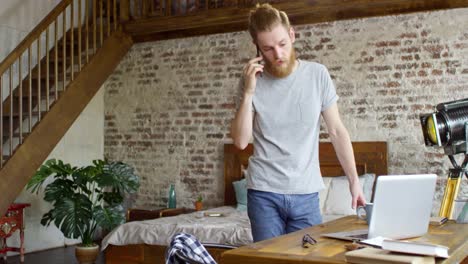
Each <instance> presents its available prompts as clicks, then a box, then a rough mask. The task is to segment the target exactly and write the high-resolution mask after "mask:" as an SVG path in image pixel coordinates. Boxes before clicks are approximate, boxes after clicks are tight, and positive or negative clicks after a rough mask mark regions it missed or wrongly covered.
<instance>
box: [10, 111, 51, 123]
mask: <svg viewBox="0 0 468 264" xmlns="http://www.w3.org/2000/svg"><path fill="white" fill-rule="evenodd" d="M46 113H47V111H41V117H42V116H44V114H46ZM31 115H32V116H33V117H37V116H39V112H38V111H32V113H31ZM28 116H29V113H28V112H23V113H22V117H23V118H26V117H28ZM9 118H10V114H9V113H8V114H3V124H4V125H5V124H6V122H5V119H9ZM13 118H14V119H18V118H19V113H17V112H16V113H13ZM13 122H14V120H13Z"/></svg>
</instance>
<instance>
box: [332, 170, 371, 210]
mask: <svg viewBox="0 0 468 264" xmlns="http://www.w3.org/2000/svg"><path fill="white" fill-rule="evenodd" d="M374 179H375V174H364V175H361V176H359V182H360V184H361V187H362V190H363V193H364V197H365V198H366V201H370V199H371V197H372V187H373V185H374ZM323 214H324V215H352V214H356V210H355V209H352V208H351V193H350V192H349V184H348V178H347V177H346V176H340V177H333V178H332V180H331V182H330V188H329V190H328V195H327V198H326V201H325V205H324V208H323Z"/></svg>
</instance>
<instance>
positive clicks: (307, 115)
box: [247, 60, 338, 194]
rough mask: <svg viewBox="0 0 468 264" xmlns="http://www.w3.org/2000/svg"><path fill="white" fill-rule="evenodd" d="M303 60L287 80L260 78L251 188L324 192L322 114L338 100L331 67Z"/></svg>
mask: <svg viewBox="0 0 468 264" xmlns="http://www.w3.org/2000/svg"><path fill="white" fill-rule="evenodd" d="M298 62H299V64H298V67H297V68H296V70H295V71H294V72H292V73H291V74H290V75H289V76H287V77H285V78H281V79H279V78H274V77H272V76H271V75H269V74H268V73H266V72H264V73H263V77H259V78H257V86H256V88H255V94H254V97H253V109H254V121H253V139H254V142H253V144H254V153H253V155H252V156H251V157H250V159H249V166H248V175H247V188H249V189H255V190H259V191H266V192H274V193H281V194H308V193H314V192H317V191H320V190H321V189H323V188H324V184H323V180H322V177H321V173H320V166H319V160H318V142H319V132H320V114H321V112H322V111H324V110H326V109H327V108H328V107H330V106H331V105H333V104H334V103H335V102H336V101H337V100H338V96H337V95H336V91H335V87H334V85H333V81H332V80H331V78H330V74H329V73H328V71H327V69H326V68H325V66H323V65H321V64H318V63H314V62H307V61H302V60H299V61H298Z"/></svg>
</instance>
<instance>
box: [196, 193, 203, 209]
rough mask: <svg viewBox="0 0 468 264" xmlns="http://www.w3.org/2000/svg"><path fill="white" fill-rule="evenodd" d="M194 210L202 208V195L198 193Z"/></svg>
mask: <svg viewBox="0 0 468 264" xmlns="http://www.w3.org/2000/svg"><path fill="white" fill-rule="evenodd" d="M194 204H195V210H196V211H201V210H202V209H203V197H202V196H201V194H200V195H198V197H197V200H196V201H195V203H194Z"/></svg>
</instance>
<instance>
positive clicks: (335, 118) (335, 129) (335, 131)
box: [322, 103, 366, 209]
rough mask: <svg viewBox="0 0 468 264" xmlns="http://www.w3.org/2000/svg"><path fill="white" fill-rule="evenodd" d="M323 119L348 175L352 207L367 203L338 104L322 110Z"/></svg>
mask: <svg viewBox="0 0 468 264" xmlns="http://www.w3.org/2000/svg"><path fill="white" fill-rule="evenodd" d="M322 116H323V119H324V120H325V124H326V125H327V129H328V133H329V135H330V140H331V142H332V144H333V148H334V149H335V152H336V155H337V157H338V160H339V161H340V164H341V166H342V167H343V170H344V172H345V174H346V176H348V181H349V189H350V192H351V196H352V204H351V207H352V208H353V209H354V208H356V206H357V205H365V204H366V200H365V198H364V194H363V192H362V188H361V185H360V184H359V178H358V175H357V171H356V162H355V161H354V152H353V146H352V145H351V139H350V138H349V134H348V130H346V128H345V126H344V125H343V122H341V119H340V114H339V112H338V106H337V104H336V103H334V104H333V105H332V106H330V107H328V108H327V109H326V110H325V111H323V112H322Z"/></svg>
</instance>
